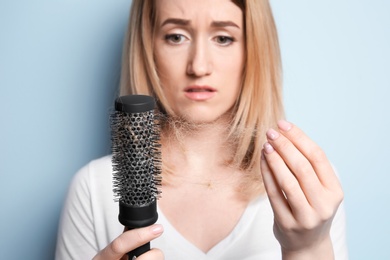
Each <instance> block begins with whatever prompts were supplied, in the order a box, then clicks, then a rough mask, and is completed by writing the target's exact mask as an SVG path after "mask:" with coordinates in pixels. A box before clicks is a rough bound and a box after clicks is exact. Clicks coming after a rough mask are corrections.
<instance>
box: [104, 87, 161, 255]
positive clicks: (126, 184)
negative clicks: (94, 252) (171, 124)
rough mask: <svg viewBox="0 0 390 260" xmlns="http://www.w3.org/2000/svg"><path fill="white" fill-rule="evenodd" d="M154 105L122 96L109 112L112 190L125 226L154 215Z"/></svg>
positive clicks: (157, 160)
mask: <svg viewBox="0 0 390 260" xmlns="http://www.w3.org/2000/svg"><path fill="white" fill-rule="evenodd" d="M155 106H156V105H155V100H154V98H152V97H150V96H145V95H128V96H122V97H119V98H117V99H116V100H115V111H114V113H113V114H112V115H111V141H112V165H113V186H114V190H113V191H114V196H115V200H116V201H119V216H118V218H119V222H120V223H121V224H122V225H124V226H126V227H127V228H128V229H134V228H140V227H145V226H149V225H152V224H154V223H155V222H156V221H157V218H158V214H157V198H158V196H159V194H160V191H159V186H160V185H161V177H160V173H161V153H160V144H159V140H160V138H159V137H160V131H159V124H158V120H157V116H156V113H155ZM148 250H150V243H147V244H145V245H143V246H141V247H139V248H136V249H134V250H133V251H131V252H129V253H128V256H129V259H130V260H131V259H134V258H135V257H138V256H139V255H141V254H143V253H145V252H146V251H148Z"/></svg>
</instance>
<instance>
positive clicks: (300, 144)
mask: <svg viewBox="0 0 390 260" xmlns="http://www.w3.org/2000/svg"><path fill="white" fill-rule="evenodd" d="M278 127H279V130H280V132H281V133H282V134H283V136H285V137H286V138H287V139H288V140H289V141H290V142H291V143H292V144H293V145H294V146H295V147H296V149H297V150H299V151H300V152H301V153H302V154H303V155H304V156H305V157H306V158H307V160H308V161H309V162H310V164H311V166H312V167H313V169H314V171H315V173H316V176H317V177H318V179H319V181H320V182H321V183H322V185H324V186H325V187H326V188H332V187H335V186H339V185H340V184H339V182H338V178H337V177H336V175H335V173H334V171H333V168H332V165H331V164H330V162H329V160H328V159H327V157H326V155H325V153H324V151H323V150H322V149H321V148H320V147H319V146H318V145H317V144H316V143H315V142H313V141H312V140H311V139H310V138H308V137H307V136H306V135H305V134H304V133H303V131H302V130H301V129H299V128H298V127H296V126H294V125H293V124H291V123H289V122H286V121H284V120H281V121H279V122H278Z"/></svg>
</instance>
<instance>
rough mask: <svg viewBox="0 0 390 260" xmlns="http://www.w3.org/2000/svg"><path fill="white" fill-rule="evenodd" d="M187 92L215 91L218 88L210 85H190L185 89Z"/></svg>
mask: <svg viewBox="0 0 390 260" xmlns="http://www.w3.org/2000/svg"><path fill="white" fill-rule="evenodd" d="M184 91H185V92H215V91H216V90H215V89H214V88H212V87H209V86H188V87H186V88H185V89H184Z"/></svg>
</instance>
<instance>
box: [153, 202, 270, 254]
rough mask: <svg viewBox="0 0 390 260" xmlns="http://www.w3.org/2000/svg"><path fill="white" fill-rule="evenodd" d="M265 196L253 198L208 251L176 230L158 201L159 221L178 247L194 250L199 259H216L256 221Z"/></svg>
mask: <svg viewBox="0 0 390 260" xmlns="http://www.w3.org/2000/svg"><path fill="white" fill-rule="evenodd" d="M265 198H266V197H265V196H264V195H261V196H259V197H257V198H256V199H254V200H252V201H251V202H250V203H249V204H248V206H247V207H246V208H245V210H244V212H243V214H242V215H241V217H240V219H239V220H238V222H237V224H236V225H235V226H234V228H233V230H232V231H231V232H230V233H229V234H228V235H227V236H226V237H225V238H223V239H222V240H221V241H219V242H218V243H217V244H216V245H215V246H213V247H212V248H211V249H210V250H209V251H208V252H206V253H205V252H203V251H202V250H200V249H199V248H198V247H196V246H195V245H194V244H192V243H191V242H190V241H188V240H187V239H186V238H185V237H184V236H183V235H182V234H181V233H180V232H179V231H177V230H176V228H175V227H174V226H173V225H172V224H171V223H170V222H169V220H168V219H167V218H166V217H165V215H164V213H163V212H162V211H161V209H160V207H159V205H158V203H157V210H158V214H159V219H158V222H159V223H160V224H162V225H163V226H164V229H166V230H167V231H168V230H169V232H170V236H171V237H170V238H171V239H172V241H174V242H173V243H175V245H176V247H181V248H183V249H185V250H186V251H188V250H189V251H190V252H193V253H191V255H192V254H193V255H194V256H195V254H196V255H198V257H199V259H209V257H210V259H214V258H216V257H218V255H220V254H222V253H224V252H225V251H226V248H228V247H230V246H232V245H233V244H234V242H235V241H237V240H238V239H239V238H240V236H241V235H242V234H243V233H244V232H243V231H244V230H245V229H247V228H249V227H250V226H251V223H252V222H253V221H254V218H255V216H256V214H255V213H256V211H257V210H258V209H259V204H260V203H261V202H262V201H263V200H265Z"/></svg>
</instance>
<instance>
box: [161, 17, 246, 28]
mask: <svg viewBox="0 0 390 260" xmlns="http://www.w3.org/2000/svg"><path fill="white" fill-rule="evenodd" d="M166 24H175V25H181V26H187V25H189V24H191V21H190V20H185V19H180V18H169V19H166V20H165V21H164V22H163V23H162V25H161V26H164V25H166ZM229 26H231V27H236V28H238V29H240V27H239V26H238V25H237V24H236V23H234V22H232V21H213V22H212V23H211V27H216V28H222V27H229Z"/></svg>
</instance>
